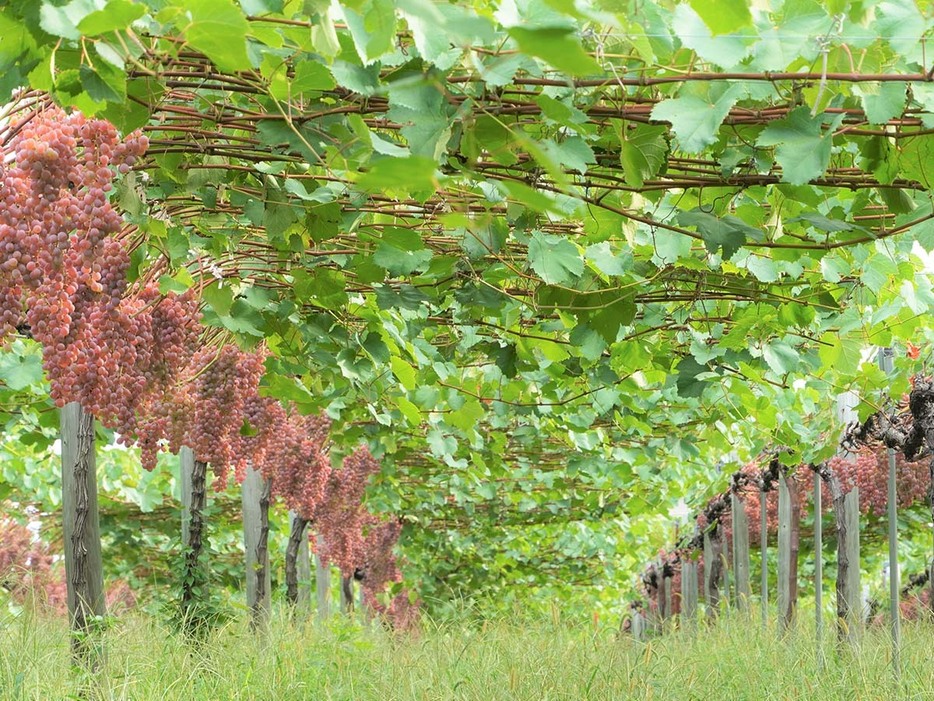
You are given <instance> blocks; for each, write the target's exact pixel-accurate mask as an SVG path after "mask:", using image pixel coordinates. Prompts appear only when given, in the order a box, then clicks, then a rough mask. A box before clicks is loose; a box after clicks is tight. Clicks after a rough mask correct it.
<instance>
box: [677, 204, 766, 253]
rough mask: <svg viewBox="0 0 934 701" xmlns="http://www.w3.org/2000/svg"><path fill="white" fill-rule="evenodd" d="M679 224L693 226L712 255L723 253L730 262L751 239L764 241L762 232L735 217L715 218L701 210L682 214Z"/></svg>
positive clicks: (679, 216)
mask: <svg viewBox="0 0 934 701" xmlns="http://www.w3.org/2000/svg"><path fill="white" fill-rule="evenodd" d="M678 223H679V224H681V225H682V226H693V227H696V228H697V231H698V233H699V234H700V235H701V236H702V237H703V239H704V245H705V246H706V247H707V250H708V251H710V252H711V253H716V252H717V251H721V252H722V256H723V259H724V260H729V259H730V258H732V257H733V254H734V253H736V251H738V250H739V249H740V247H741V246H743V244H745V243H746V239H747V238H750V239H753V240H754V241H758V240H761V239H762V232H761V231H759V229H756V228H755V227H752V226H749V224H747V223H746V222H744V221H743V220H742V219H739V218H738V217H734V216H733V215H727V216H725V217H715V216H713V215H712V214H707V212H704V211H702V210H701V209H693V210H691V211H690V212H681V213H680V214H679V215H678Z"/></svg>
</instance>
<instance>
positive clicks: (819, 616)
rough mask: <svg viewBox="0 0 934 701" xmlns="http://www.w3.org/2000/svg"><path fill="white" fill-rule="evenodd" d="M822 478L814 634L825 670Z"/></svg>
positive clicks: (817, 481)
mask: <svg viewBox="0 0 934 701" xmlns="http://www.w3.org/2000/svg"><path fill="white" fill-rule="evenodd" d="M821 496H822V495H821V478H820V475H819V474H817V473H816V472H815V473H814V633H815V635H816V637H817V666H818V668H820V669H823V668H824V529H823V518H822V514H821Z"/></svg>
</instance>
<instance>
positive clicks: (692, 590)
mask: <svg viewBox="0 0 934 701" xmlns="http://www.w3.org/2000/svg"><path fill="white" fill-rule="evenodd" d="M695 618H697V562H696V561H695V560H683V561H682V562H681V620H682V621H693V620H694V619H695Z"/></svg>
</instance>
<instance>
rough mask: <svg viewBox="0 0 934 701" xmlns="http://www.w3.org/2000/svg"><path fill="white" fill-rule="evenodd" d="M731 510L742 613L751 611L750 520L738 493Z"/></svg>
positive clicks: (732, 497) (734, 558)
mask: <svg viewBox="0 0 934 701" xmlns="http://www.w3.org/2000/svg"><path fill="white" fill-rule="evenodd" d="M730 510H731V512H732V516H733V571H734V573H735V574H734V579H735V581H736V606H737V608H739V610H740V611H748V610H749V598H750V596H751V590H750V587H749V519H747V518H746V508H745V507H744V506H743V501H742V499H740V497H739V495H738V494H736V493H731V494H730Z"/></svg>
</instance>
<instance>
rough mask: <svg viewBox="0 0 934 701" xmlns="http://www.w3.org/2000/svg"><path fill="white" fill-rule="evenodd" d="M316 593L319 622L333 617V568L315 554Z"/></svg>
mask: <svg viewBox="0 0 934 701" xmlns="http://www.w3.org/2000/svg"><path fill="white" fill-rule="evenodd" d="M315 593H316V595H317V597H318V621H320V622H323V621H326V620H328V618H330V617H331V568H330V567H329V566H328V565H327V564H326V563H325V562H324V560H322V559H321V555H320V554H319V553H315Z"/></svg>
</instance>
